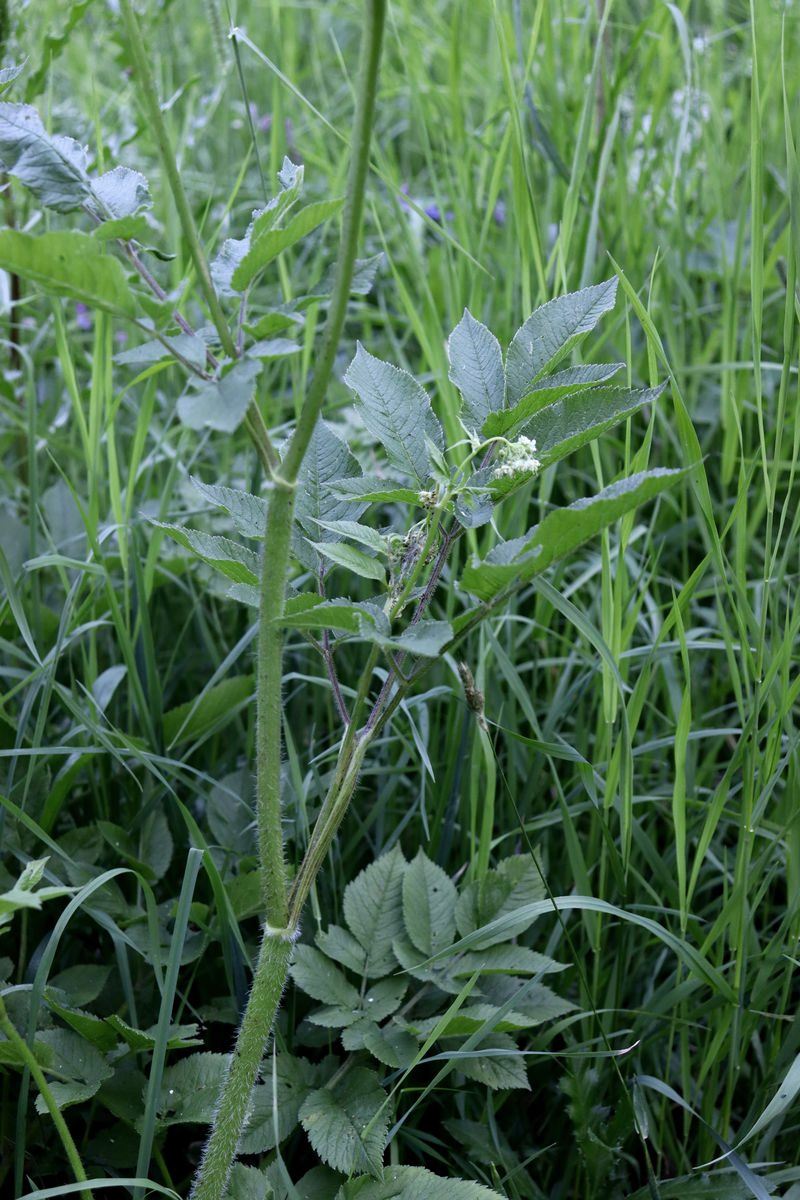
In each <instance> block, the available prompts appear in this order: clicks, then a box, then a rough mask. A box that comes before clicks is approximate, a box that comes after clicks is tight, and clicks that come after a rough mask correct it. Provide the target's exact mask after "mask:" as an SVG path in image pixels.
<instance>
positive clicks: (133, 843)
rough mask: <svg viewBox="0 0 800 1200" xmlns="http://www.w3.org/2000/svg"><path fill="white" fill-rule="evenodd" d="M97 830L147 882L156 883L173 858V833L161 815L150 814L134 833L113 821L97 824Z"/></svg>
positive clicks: (156, 813) (156, 812) (156, 811)
mask: <svg viewBox="0 0 800 1200" xmlns="http://www.w3.org/2000/svg"><path fill="white" fill-rule="evenodd" d="M97 828H98V829H99V830H100V832H101V833H102V835H103V837H104V838H105V839H106V841H107V842H108V844H109V845H110V846H111V847H113V849H114V850H115V851H116V852H117V854H119V855H120V856H121V857H122V858H124V859H125V861H126V862H128V863H130V865H131V866H132V867H133V868H134V870H136V871H139V872H141V874H142V875H144V876H145V877H146V878H147V879H149V880H151V881H155V880H158V879H160V878H161V877H162V876H163V875H164V874H165V872H166V870H167V867H168V866H169V864H170V860H171V858H172V834H171V833H170V831H169V825H168V824H167V819H166V817H165V816H164V814H163V813H162V812H159V811H158V810H155V811H154V812H152V813H150V815H149V816H148V817H147V818H146V819H145V822H144V825H143V826H142V829H141V831H140V832H138V833H136V834H131V833H130V832H129V831H128V830H127V829H123V828H122V826H120V825H115V824H114V823H113V822H112V821H98V822H97Z"/></svg>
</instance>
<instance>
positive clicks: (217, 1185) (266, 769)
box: [123, 0, 386, 1200]
mask: <svg viewBox="0 0 800 1200" xmlns="http://www.w3.org/2000/svg"><path fill="white" fill-rule="evenodd" d="M123 6H124V8H125V10H126V15H127V14H130V22H131V23H133V21H134V18H133V15H132V13H130V0H123ZM385 17H386V0H366V11H365V21H364V29H363V37H362V45H361V66H360V75H359V84H358V90H357V93H356V111H355V117H354V125H353V137H352V143H351V159H350V168H349V173H348V181H347V195H346V199H345V207H344V216H343V221H342V237H341V244H340V248H339V254H338V258H337V262H336V272H335V276H334V283H333V293H332V296H331V303H330V307H329V309H328V315H327V319H326V322H325V327H324V330H323V333H322V342H321V346H320V353H319V358H318V361H317V368H316V371H315V373H314V377H313V379H312V381H311V384H310V386H309V389H308V391H307V393H306V395H305V398H304V400H303V403H302V406H301V409H300V414H299V416H298V419H297V424H296V426H295V431H294V434H293V435H292V438H291V440H290V442H289V446H288V449H287V451H286V454H285V456H284V458H283V461H282V463H281V464H280V466H279V467H278V468H277V470H275V471H274V472H273V476H272V481H273V485H274V486H273V490H272V493H271V495H270V503H269V509H268V513H267V526H266V534H265V539H264V556H263V566H262V571H261V589H260V608H259V638H258V657H257V664H256V696H257V700H256V703H257V721H256V746H255V757H256V813H257V824H258V845H259V856H260V867H261V887H262V894H263V897H264V908H265V914H266V919H267V925H266V929H265V934H264V940H263V942H262V947H261V952H260V954H259V959H258V964H257V966H256V971H255V975H254V978H253V990H252V992H251V993H250V997H249V999H248V1002H247V1006H246V1008H245V1012H244V1016H243V1018H242V1023H241V1025H240V1027H239V1032H238V1034H237V1037H236V1045H235V1047H234V1052H233V1057H232V1059H231V1065H230V1069H229V1072H228V1076H227V1079H226V1081H225V1084H224V1085H223V1089H222V1094H221V1096H220V1100H219V1105H218V1108H217V1113H216V1116H215V1119H214V1123H213V1125H212V1129H211V1134H210V1137H209V1140H208V1143H207V1146H206V1150H205V1153H204V1155H203V1159H202V1162H201V1164H200V1167H199V1168H198V1172H197V1175H196V1177H195V1181H194V1186H193V1190H192V1200H222V1198H223V1196H224V1194H225V1189H226V1186H227V1183H228V1178H229V1176H230V1171H231V1167H232V1165H233V1161H234V1159H235V1157H236V1152H237V1148H238V1145H239V1141H240V1138H241V1134H242V1131H243V1129H244V1126H245V1123H246V1120H247V1112H248V1107H249V1104H250V1097H251V1093H252V1088H253V1084H254V1083H255V1080H256V1077H257V1074H258V1070H259V1067H260V1065H261V1059H262V1056H263V1053H264V1047H265V1045H266V1041H267V1038H268V1036H269V1034H270V1031H271V1029H272V1025H273V1023H274V1020H275V1014H276V1012H277V1010H278V1005H279V1004H280V998H281V995H282V993H283V988H284V986H285V983H286V979H287V976H288V970H289V962H290V958H291V942H292V939H293V937H294V935H295V931H296V923H293V924H291V925H289V922H288V919H287V917H288V909H289V897H288V892H287V885H286V864H285V859H284V847H283V831H282V827H281V819H282V813H281V746H282V691H281V683H282V660H283V643H284V631H283V625H282V618H283V615H284V609H285V596H286V584H287V579H288V572H289V554H290V547H291V529H292V520H293V516H294V496H295V485H296V481H297V477H298V473H299V471H300V468H301V466H302V463H303V458H304V457H305V453H306V450H307V449H308V444H309V442H310V440H311V437H312V434H313V432H314V427H315V425H316V423H317V419H318V417H319V414H320V410H321V408H322V404H323V401H324V399H325V394H326V392H327V389H328V384H329V383H330V378H331V374H332V371H333V366H334V362H335V358H336V351H337V348H338V344H339V339H340V337H341V333H342V328H343V326H344V320H345V316H346V314H347V304H348V299H349V296H350V285H351V282H352V278H353V267H354V265H355V259H356V251H357V247H358V238H359V233H360V229H361V217H362V213H363V209H364V187H365V184H366V178H367V171H368V168H369V148H370V140H371V136H372V123H373V118H374V113H375V101H376V96H377V90H378V70H379V65H380V56H381V46H382V42H383V29H384V23H385ZM139 48H140V50H141V45H140V47H139ZM137 69H138V68H137ZM152 97H153V99H155V91H154V89H152ZM159 115H160V114H159ZM170 157H171V155H170ZM173 162H174V160H173ZM190 216H191V214H190ZM197 244H198V246H199V242H198V243H197ZM203 261H204V260H203ZM198 277H200V278H201V280H202V278H203V276H202V274H201V271H200V269H199V268H198ZM226 330H227V326H226ZM227 336H228V338H229V339H230V337H231V335H230V331H229V330H228V331H227ZM234 352H235V348H234ZM365 749H366V741H365V743H364V750H365ZM359 750H361V747H360V746H357V747H356V751H355V752H354V753H353V754H351V753H350V751H349V748H348V753H347V756H346V758H345V760H344V761H343V762H342V763H341V767H342V770H339V769H337V772H336V775H335V777H334V782H333V784H332V790H333V791H334V796H333V797H332V799H331V804H330V805H329V806H328V815H329V817H331V818H334V819H330V820H328V821H327V822H326V826H325V829H324V830H320V834H321V836H320V837H319V838H318V839H317V842H316V843H315V858H314V862H315V863H316V866H315V867H314V869H313V872H309V871H307V872H306V874H305V875H304V878H303V888H302V892H301V891H298V890H297V889H295V893H294V897H293V899H294V901H295V902H294V903H293V905H292V911H293V913H296V914H297V917H298V919H299V914H300V910H301V908H302V901H303V900H304V899H305V896H306V895H307V894H308V889H310V887H311V885H312V883H313V878H314V875H315V874H316V871H317V870H318V869H319V864H321V862H322V861H323V859H324V856H325V854H326V853H327V850H328V848H329V846H330V841H331V840H332V838H333V836H334V835H335V832H336V829H337V828H338V824H339V822H340V821H341V819H342V817H343V816H344V812H345V810H346V808H347V804H348V803H349V800H350V797H351V795H352V792H353V789H354V787H355V784H356V781H357V778H358V773H359V770H360V764H361V760H362V758H363V750H361V753H360V754H359V753H358V751H359ZM306 857H307V858H308V856H306ZM301 895H302V899H301V898H300V897H301ZM298 900H299V901H300V903H299V904H298V903H297V901H298Z"/></svg>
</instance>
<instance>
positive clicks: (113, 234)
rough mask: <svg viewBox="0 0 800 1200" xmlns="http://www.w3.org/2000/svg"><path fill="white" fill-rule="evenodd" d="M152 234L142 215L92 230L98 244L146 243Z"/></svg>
mask: <svg viewBox="0 0 800 1200" xmlns="http://www.w3.org/2000/svg"><path fill="white" fill-rule="evenodd" d="M150 233H151V230H150V225H149V223H148V221H147V218H146V217H144V216H141V215H138V216H137V215H133V216H130V217H114V218H112V219H110V220H108V221H103V223H102V224H101V225H95V227H94V229H92V230H91V235H92V237H93V238H94V239H95V241H98V242H110V241H114V240H115V239H117V238H119V239H120V240H122V241H123V242H146V241H147V240H148V239H149V237H150ZM187 336H189V335H187Z"/></svg>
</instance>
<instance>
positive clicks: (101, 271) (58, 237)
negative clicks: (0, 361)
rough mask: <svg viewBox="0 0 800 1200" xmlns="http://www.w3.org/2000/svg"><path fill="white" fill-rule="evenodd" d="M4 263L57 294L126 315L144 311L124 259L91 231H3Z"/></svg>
mask: <svg viewBox="0 0 800 1200" xmlns="http://www.w3.org/2000/svg"><path fill="white" fill-rule="evenodd" d="M0 267H2V268H3V269H4V270H6V271H10V272H11V273H12V274H14V275H19V276H21V277H22V278H23V279H29V280H30V281H31V282H32V283H35V284H38V286H39V287H40V288H41V289H42V290H43V291H44V292H48V293H49V294H50V295H53V296H66V297H67V298H68V299H70V300H81V301H83V302H84V303H85V304H88V305H89V306H90V307H91V308H100V309H105V310H106V311H107V312H111V313H116V314H118V315H120V316H123V317H135V316H137V315H138V311H139V310H138V306H137V302H136V297H135V295H134V292H133V291H132V289H131V287H130V285H129V284H128V280H127V278H126V276H125V271H124V270H123V268H122V265H121V263H119V262H118V261H117V259H116V258H114V257H113V256H112V255H111V254H107V253H106V252H105V251H104V249H103V247H102V245H101V244H100V243H98V242H96V241H95V239H94V238H92V237H89V236H88V235H87V234H85V233H74V232H72V233H64V232H58V233H40V234H39V235H38V236H34V235H33V234H30V233H19V232H18V231H17V230H16V229H2V230H0Z"/></svg>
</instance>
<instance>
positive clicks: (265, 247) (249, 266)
mask: <svg viewBox="0 0 800 1200" xmlns="http://www.w3.org/2000/svg"><path fill="white" fill-rule="evenodd" d="M342 204H343V201H342V200H318V201H316V202H315V203H314V204H307V205H306V207H305V208H301V209H300V211H299V212H298V213H296V214H295V215H294V216H293V217H292V218H291V219H290V220H289V221H288V222H287V223H286V225H284V227H283V228H282V229H267V230H266V231H265V232H263V233H262V232H261V231H260V227H259V218H256V220H255V221H254V224H253V229H252V233H251V237H250V245H249V248H248V250H247V253H246V254H244V255H243V257H242V259H241V261H240V262H239V264H238V265H237V266H236V268H235V269H234V271H233V272H232V274H231V287H232V288H233V290H234V291H236V292H243V291H244V290H245V288H247V287H249V286H250V284H251V283H252V282H253V280H254V279H255V277H256V276H257V275H258V274H260V272H261V271H263V270H264V268H265V267H267V266H268V265H269V264H270V263H271V262H272V261H273V260H274V259H276V258H277V257H278V255H279V254H281V253H282V252H283V251H284V250H288V249H289V248H290V246H293V245H294V244H295V242H299V241H300V240H301V238H304V237H307V236H308V234H309V233H311V232H312V231H313V230H314V229H316V228H317V227H318V226H319V225H321V224H322V223H323V222H324V221H327V220H328V219H329V218H330V217H332V216H334V215H335V214H336V213H337V212H338V211H339V209H340V208H341V207H342Z"/></svg>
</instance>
